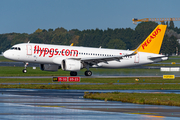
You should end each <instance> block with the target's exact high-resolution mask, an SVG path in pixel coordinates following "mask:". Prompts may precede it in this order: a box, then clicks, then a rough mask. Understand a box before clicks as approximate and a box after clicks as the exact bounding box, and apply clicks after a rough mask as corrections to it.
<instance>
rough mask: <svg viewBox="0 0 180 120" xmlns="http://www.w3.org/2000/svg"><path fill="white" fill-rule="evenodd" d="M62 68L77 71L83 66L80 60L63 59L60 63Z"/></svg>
mask: <svg viewBox="0 0 180 120" xmlns="http://www.w3.org/2000/svg"><path fill="white" fill-rule="evenodd" d="M61 66H62V70H65V71H79V70H80V69H82V68H83V65H82V63H81V61H80V60H72V59H64V60H62V63H61Z"/></svg>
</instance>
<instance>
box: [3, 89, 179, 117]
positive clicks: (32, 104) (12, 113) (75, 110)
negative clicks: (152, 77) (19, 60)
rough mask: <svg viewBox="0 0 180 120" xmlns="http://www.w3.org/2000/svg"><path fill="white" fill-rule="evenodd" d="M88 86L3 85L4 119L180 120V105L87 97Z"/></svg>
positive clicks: (170, 91) (171, 91) (166, 91)
mask: <svg viewBox="0 0 180 120" xmlns="http://www.w3.org/2000/svg"><path fill="white" fill-rule="evenodd" d="M85 91H86V90H41V89H0V93H1V94H0V119H2V120H3V119H4V120H6V119H18V120H21V119H27V120H29V119H38V120H44V119H48V120H49V119H50V120H51V119H73V120H76V119H78V120H84V119H95V120H99V119H119V118H121V119H127V120H136V119H137V120H139V119H143V120H144V119H146V120H152V119H156V120H162V119H163V120H166V119H168V120H169V119H171V120H178V119H179V117H180V107H174V106H160V105H139V104H132V103H122V102H115V101H107V102H105V101H103V100H91V99H84V98H83V95H84V92H85ZM88 91H89V92H114V91H119V92H163V93H177V94H179V93H180V90H88Z"/></svg>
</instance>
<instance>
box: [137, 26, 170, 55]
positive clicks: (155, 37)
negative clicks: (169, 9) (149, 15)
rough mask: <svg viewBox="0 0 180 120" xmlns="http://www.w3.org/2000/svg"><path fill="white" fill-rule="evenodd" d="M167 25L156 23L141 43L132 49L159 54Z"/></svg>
mask: <svg viewBox="0 0 180 120" xmlns="http://www.w3.org/2000/svg"><path fill="white" fill-rule="evenodd" d="M166 27H167V25H158V26H157V27H156V28H155V29H154V30H153V32H152V33H151V34H150V35H149V36H148V37H147V38H146V39H145V40H144V42H143V43H141V44H140V45H139V47H138V48H137V49H136V50H135V51H134V53H135V54H136V53H137V52H148V53H155V54H159V51H160V49H161V45H162V41H163V38H164V34H165V32H166Z"/></svg>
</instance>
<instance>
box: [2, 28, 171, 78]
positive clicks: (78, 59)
mask: <svg viewBox="0 0 180 120" xmlns="http://www.w3.org/2000/svg"><path fill="white" fill-rule="evenodd" d="M166 27H167V26H166V25H158V26H157V27H156V28H155V29H154V30H153V31H152V33H151V34H150V35H149V36H148V37H147V38H146V39H145V40H144V41H143V42H142V43H141V44H140V45H139V46H138V47H137V48H136V49H135V50H119V49H107V48H106V49H105V48H101V47H100V48H92V47H80V46H65V45H51V44H38V43H29V42H28V43H20V44H16V45H14V46H12V47H11V48H10V49H9V50H6V51H5V52H4V54H3V55H4V57H5V58H7V59H10V60H14V61H20V62H24V67H25V68H24V69H23V73H26V72H27V70H26V68H27V65H28V63H29V62H31V63H39V64H40V68H41V70H43V71H58V69H62V70H64V71H70V76H77V71H80V70H81V69H83V68H86V69H87V70H86V71H85V73H84V74H85V76H91V75H92V72H91V71H90V70H89V68H125V67H133V66H139V65H144V64H151V63H155V62H160V61H163V60H167V59H168V57H167V56H165V55H161V54H159V51H160V48H161V45H162V41H163V38H164V34H165V31H166Z"/></svg>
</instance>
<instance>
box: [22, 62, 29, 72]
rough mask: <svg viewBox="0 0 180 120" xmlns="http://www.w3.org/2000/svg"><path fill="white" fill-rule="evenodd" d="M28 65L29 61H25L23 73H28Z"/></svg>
mask: <svg viewBox="0 0 180 120" xmlns="http://www.w3.org/2000/svg"><path fill="white" fill-rule="evenodd" d="M27 65H28V62H25V63H24V69H23V70H22V72H23V73H27V70H26V68H27Z"/></svg>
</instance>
